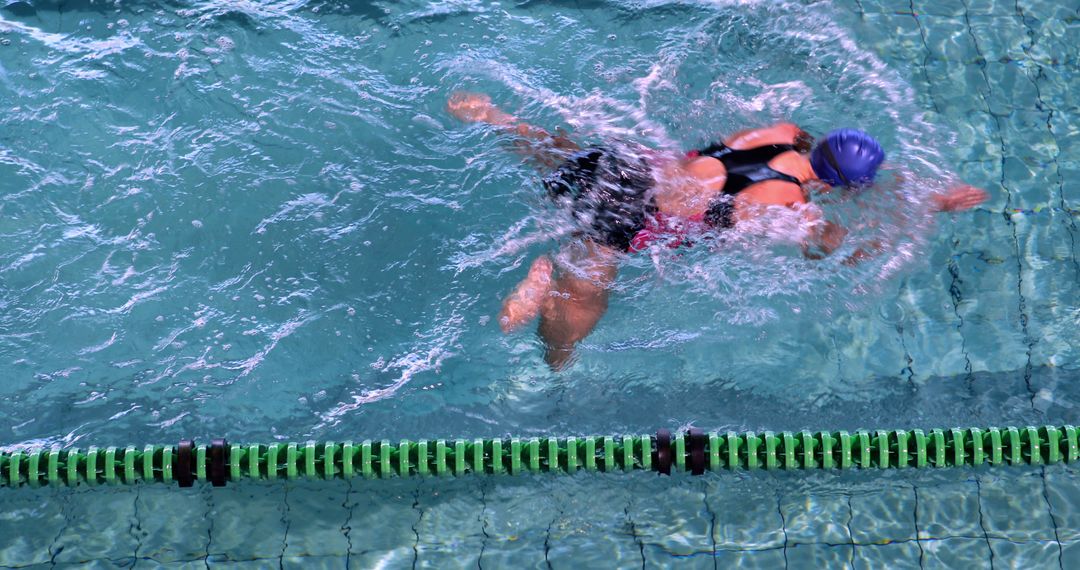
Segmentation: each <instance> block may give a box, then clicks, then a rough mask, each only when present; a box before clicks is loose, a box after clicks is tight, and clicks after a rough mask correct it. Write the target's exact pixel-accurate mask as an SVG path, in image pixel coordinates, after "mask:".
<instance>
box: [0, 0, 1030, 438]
mask: <svg viewBox="0 0 1080 570" xmlns="http://www.w3.org/2000/svg"><path fill="white" fill-rule="evenodd" d="M2 18H3V19H2V20H0V31H2V35H0V37H2V44H3V45H0V56H2V57H0V102H2V103H3V106H4V108H5V112H4V113H3V114H0V129H2V130H0V189H2V198H0V355H2V363H3V365H4V369H5V371H6V375H5V382H4V384H3V385H2V386H0V397H2V398H3V400H4V402H5V405H4V406H3V411H2V412H0V414H2V415H0V417H2V418H3V420H2V421H0V425H2V426H3V431H2V432H0V433H2V434H3V435H2V436H0V440H3V441H5V442H19V441H31V440H39V439H41V438H53V439H48V440H47V441H60V442H63V443H73V442H75V441H78V440H80V439H88V440H95V441H101V440H109V441H113V440H123V441H131V440H134V441H136V442H140V441H162V440H165V441H167V440H171V439H173V438H175V437H176V436H178V435H180V434H193V435H197V436H201V437H205V436H207V435H211V434H217V433H228V434H229V435H230V436H232V437H233V438H234V439H270V438H302V437H320V438H332V437H338V438H340V437H343V436H346V435H347V436H352V437H356V436H358V435H369V434H370V435H373V436H384V435H418V436H419V435H444V436H451V435H487V434H503V433H507V432H522V431H525V432H530V431H532V432H547V431H556V432H558V431H575V432H577V431H580V430H585V431H590V430H593V431H601V430H603V431H619V430H649V429H653V428H655V427H656V426H657V425H658V424H663V425H667V424H669V423H670V422H673V421H674V422H687V421H696V422H697V423H698V424H699V425H703V426H705V427H720V426H743V425H750V426H758V425H761V424H765V425H768V424H770V422H772V421H773V419H775V417H776V416H775V414H777V412H778V410H783V409H793V410H796V411H798V412H799V413H802V414H804V415H805V417H808V418H813V417H814V416H815V414H817V413H818V411H819V410H821V409H823V408H824V407H826V406H827V405H828V404H829V403H830V402H835V401H837V400H856V401H859V400H867V401H871V400H875V399H876V398H877V397H878V396H877V395H876V394H879V393H881V392H882V391H890V390H895V389H897V388H896V387H897V386H902V387H903V389H904V390H908V389H911V388H912V387H915V388H917V387H918V386H919V385H920V384H921V383H925V382H926V381H927V379H928V378H930V377H932V376H934V375H936V374H962V373H964V372H965V371H968V372H971V371H974V372H1000V371H1008V370H1013V369H1015V368H1016V365H1015V363H1012V362H1011V361H1010V362H996V361H994V360H993V355H992V354H991V352H990V351H988V353H987V354H984V355H983V356H982V359H981V360H980V359H976V360H975V361H974V362H971V361H970V359H969V361H968V362H967V363H966V364H965V363H964V362H962V361H959V360H958V357H957V356H956V355H955V354H952V355H951V356H949V357H948V358H945V360H944V361H943V362H942V363H940V364H937V363H935V364H934V365H933V366H931V365H930V364H929V363H928V364H927V365H926V366H925V367H923V368H921V369H919V370H918V372H917V373H916V372H913V371H912V367H911V361H912V354H915V355H916V357H917V356H918V355H919V354H926V355H929V356H935V355H941V356H942V357H943V358H944V357H945V355H944V354H943V353H941V351H937V349H936V348H933V347H920V346H906V345H905V342H904V336H903V335H904V334H905V333H904V327H905V326H906V327H908V328H907V330H908V333H907V334H909V335H910V334H911V332H910V331H911V330H912V328H914V329H916V330H921V329H920V322H930V323H933V322H934V319H935V315H938V314H939V313H940V314H945V313H949V312H950V311H952V308H951V305H949V304H948V298H949V297H948V294H947V289H948V284H947V282H944V283H943V281H942V278H941V277H940V276H938V275H937V271H938V268H940V267H941V266H942V264H941V263H939V264H938V265H936V266H935V269H934V270H933V272H934V273H933V274H931V275H929V277H927V276H926V275H927V274H928V272H930V271H931V270H930V269H928V266H927V262H926V258H928V257H930V258H941V256H942V255H944V256H948V255H949V253H948V250H947V249H946V250H944V254H942V253H941V248H940V247H939V246H940V243H942V242H943V241H944V239H943V238H942V237H940V236H938V237H934V233H933V229H932V228H931V227H929V220H928V219H927V218H926V217H925V216H923V215H921V214H919V213H918V212H917V211H914V210H911V209H909V208H905V207H904V205H905V204H910V203H915V202H918V201H919V200H920V197H921V196H923V195H925V193H926V192H927V191H929V190H932V189H934V188H935V187H937V185H938V184H940V183H942V181H943V180H945V179H947V178H948V176H949V175H948V171H949V167H950V164H949V162H950V161H953V160H955V159H954V158H953V157H952V156H953V155H951V154H950V155H948V157H943V156H942V155H941V153H940V150H939V149H942V148H947V147H948V146H949V145H955V144H957V141H956V140H955V138H951V137H950V135H949V134H948V132H947V131H945V130H941V127H940V126H935V125H934V124H932V121H928V120H925V119H924V111H923V108H922V107H921V106H920V104H919V102H918V100H917V97H916V95H915V94H914V93H913V90H912V88H911V87H910V86H909V85H908V84H907V83H906V80H905V77H906V75H905V73H903V72H902V71H903V70H901V71H898V70H896V69H892V68H890V67H889V66H888V65H886V64H885V63H884V62H883V61H882V60H881V59H879V56H878V55H876V53H875V52H874V51H873V50H869V49H867V48H865V47H863V46H861V45H860V44H859V43H858V41H857V40H856V38H855V35H854V34H853V33H852V31H851V29H850V26H851V25H852V24H851V22H850V21H851V20H852V17H851V16H850V15H844V14H838V13H834V12H833V11H832V9H831V8H830V7H828V6H825V5H821V4H814V5H810V6H805V5H802V4H797V3H784V2H714V3H707V4H705V3H692V2H685V3H659V2H647V3H618V2H616V3H587V2H582V3H575V2H557V3H541V2H537V3H525V4H524V5H522V4H515V3H509V2H506V3H502V4H498V3H494V4H487V3H459V2H442V3H428V2H411V3H404V4H398V3H375V4H371V5H368V4H366V3H362V2H356V3H354V4H340V3H321V2H271V3H262V2H250V3H249V2H200V3H167V4H155V3H152V2H136V3H127V2H124V3H111V2H110V3H89V2H67V3H64V4H62V5H59V6H58V5H53V4H42V3H35V4H34V5H33V6H31V5H30V4H26V3H15V4H13V5H11V6H9V7H8V8H6V9H5V10H4V11H3V12H2ZM456 89H469V90H479V91H484V92H488V93H491V94H492V96H493V98H494V99H495V100H496V102H498V103H500V104H502V105H504V106H505V107H507V108H508V109H510V110H512V111H514V112H515V113H518V114H519V115H520V116H522V117H524V118H527V119H529V120H530V121H532V122H535V123H537V124H541V125H545V126H552V127H553V126H564V127H570V128H572V129H573V130H574V131H575V132H576V133H577V135H578V136H579V137H580V138H581V139H582V140H585V141H599V140H604V139H607V138H610V137H613V136H619V137H623V138H633V139H635V140H639V141H642V142H645V143H646V144H648V145H650V146H653V147H655V148H660V149H666V150H671V151H677V150H679V149H687V148H692V147H695V146H700V145H702V144H705V143H707V142H709V140H710V139H712V138H713V137H715V136H717V135H719V134H721V133H730V132H732V131H734V130H737V129H741V128H745V127H747V126H757V125H764V124H767V123H768V122H769V121H773V120H779V119H789V120H793V121H795V122H797V123H799V124H800V125H802V126H804V127H805V128H807V129H808V130H810V131H811V132H814V133H817V134H821V133H823V132H825V131H827V130H830V129H831V128H834V127H837V126H842V125H857V126H860V127H862V128H865V129H867V130H869V131H871V132H873V133H875V134H876V135H878V136H879V138H880V139H881V140H882V142H883V144H884V146H885V147H886V148H887V150H888V152H889V163H890V165H891V166H892V167H893V168H894V172H895V173H898V174H901V175H902V180H903V182H895V181H894V182H891V183H888V184H886V187H887V188H888V189H889V190H890V192H888V193H883V197H882V196H879V197H877V198H874V197H867V198H865V199H864V201H865V205H866V206H868V207H869V210H870V211H871V212H872V213H871V214H869V215H868V216H869V218H870V219H878V220H879V221H881V222H882V224H883V225H884V229H867V230H860V231H862V232H863V233H862V234H860V235H864V236H866V235H870V234H873V233H874V232H878V231H890V230H891V229H893V228H892V227H891V226H890V224H892V225H895V224H897V223H899V224H902V225H905V226H906V227H908V229H910V230H912V233H914V234H915V235H917V236H926V237H925V238H919V239H915V240H910V241H907V240H905V243H904V244H903V246H902V247H900V248H898V249H897V250H896V251H895V252H893V253H891V254H890V255H887V256H884V257H883V258H881V259H878V260H875V261H874V262H871V263H868V264H865V265H864V266H862V267H859V268H856V269H850V268H845V267H843V266H841V265H840V264H839V263H837V262H836V261H835V260H827V261H824V262H816V263H815V262H807V261H804V260H802V259H801V258H800V256H799V255H798V251H797V250H795V248H791V247H787V248H785V247H783V246H762V245H753V244H742V245H740V246H739V247H736V248H733V250H731V251H725V252H724V253H722V254H719V253H716V252H711V251H709V250H708V249H707V248H697V249H696V250H691V251H682V252H678V253H677V254H676V253H671V252H659V253H658V254H657V255H655V256H652V257H650V256H648V255H642V256H637V257H635V258H634V259H632V260H630V261H629V262H628V263H627V266H626V267H625V269H624V271H623V273H622V275H621V277H620V279H619V282H618V292H617V294H616V295H614V297H613V299H612V307H611V310H610V312H609V313H608V315H607V316H606V317H605V318H604V320H603V321H602V322H601V324H600V326H599V327H598V329H597V330H596V332H595V333H594V334H593V335H592V336H591V337H590V338H589V339H588V340H587V341H586V343H585V344H584V346H583V348H582V350H581V357H580V362H579V363H578V364H577V365H576V366H575V367H574V368H573V369H571V370H570V371H568V372H565V373H563V374H553V373H551V372H549V371H548V370H547V369H546V367H545V366H544V365H543V363H542V360H541V354H540V349H539V347H538V343H537V341H536V340H535V339H534V338H533V336H532V334H530V332H526V333H522V334H516V335H512V336H502V335H501V334H500V333H499V332H498V326H497V323H496V322H495V321H494V318H493V315H494V314H495V313H496V312H497V311H498V308H499V304H500V301H501V298H502V297H503V296H504V295H505V294H506V293H507V292H508V291H509V290H510V289H511V288H512V286H513V285H514V283H516V281H517V280H518V279H519V278H521V277H522V276H523V274H524V272H525V269H526V267H527V263H528V261H529V260H530V259H531V258H532V257H534V256H535V255H537V254H539V253H542V252H546V251H549V250H550V249H552V248H553V247H555V245H556V244H557V243H558V242H559V240H560V238H561V236H564V235H565V233H566V231H567V228H566V227H565V225H563V224H560V223H558V222H553V221H551V220H552V219H556V220H557V219H558V218H557V217H555V218H553V217H552V216H553V212H552V211H551V209H550V207H549V206H547V205H546V204H545V202H544V200H543V198H542V191H541V189H540V186H539V183H538V175H537V173H535V172H534V171H532V170H530V169H529V167H528V166H526V165H524V164H521V163H520V161H519V160H517V159H516V158H514V157H513V156H512V155H511V154H509V153H508V152H507V150H506V145H505V142H506V141H505V140H502V139H501V138H500V136H498V135H497V134H495V133H493V132H491V131H490V130H487V129H485V128H482V127H476V126H464V125H461V124H459V123H457V122H455V121H454V120H453V119H452V118H450V117H449V116H448V115H447V114H446V113H445V111H444V104H445V100H446V97H447V96H448V95H449V94H450V93H451V92H452V91H454V90H456ZM960 142H961V143H962V144H963V145H970V144H972V141H971V140H962V141H960ZM971 182H974V183H976V184H984V185H988V184H991V183H992V182H993V181H992V180H991V179H989V178H983V179H974V180H971ZM834 207H835V208H836V209H835V211H837V212H838V214H837V215H839V216H841V217H844V216H849V212H846V211H844V209H843V208H842V207H839V206H834ZM886 211H899V212H908V213H903V214H902V215H901V216H900V218H901V220H900V221H899V222H897V221H895V220H892V218H890V217H889V216H887V215H885V214H884V213H883V212H886ZM911 212H914V213H911ZM972 216H974V214H972ZM957 223H958V225H959V224H963V223H965V222H964V221H963V220H961V221H959V222H957ZM857 233H858V232H857ZM935 244H938V245H935ZM935 256H936V257H935ZM920 275H922V277H919V276H920ZM911 276H915V277H911ZM909 278H911V279H912V280H914V281H916V282H917V285H916V284H912V285H911V286H910V288H908V279H909ZM1012 286H1015V285H1012ZM898 288H899V290H900V294H899V295H898V294H897V290H898ZM924 290H928V291H931V293H928V294H927V295H929V296H930V298H931V300H930V301H926V302H924V301H922V298H923V295H924V294H923V293H922V291H924ZM942 299H944V300H945V304H944V305H942ZM926 305H929V309H927V307H926ZM927 313H928V314H927ZM950 314H951V313H950ZM1012 316H1013V315H1003V316H1002V317H1001V318H1002V319H1006V318H1011V317H1012ZM1000 334H1001V335H1002V336H1005V337H1007V336H1009V335H1015V333H1014V332H1012V331H1011V330H1005V331H1003V332H1002V333H1000ZM908 342H914V339H913V338H909V339H908ZM922 343H925V344H928V345H932V344H934V341H933V339H932V338H924V339H919V341H918V344H922ZM953 348H955V347H953ZM950 350H951V349H950ZM952 352H956V351H955V350H952ZM1009 396H1010V395H1008V394H1006V395H1005V396H1003V397H1009ZM714 403H715V405H714ZM886 408H887V406H886ZM911 413H914V412H911ZM911 418H912V420H914V419H917V418H916V417H915V416H911ZM862 419H866V420H867V421H874V420H875V418H873V417H872V413H870V414H869V415H867V416H866V417H865V418H862ZM889 423H894V424H895V423H908V422H907V421H905V420H896V421H890V422H889ZM807 427H819V426H807Z"/></svg>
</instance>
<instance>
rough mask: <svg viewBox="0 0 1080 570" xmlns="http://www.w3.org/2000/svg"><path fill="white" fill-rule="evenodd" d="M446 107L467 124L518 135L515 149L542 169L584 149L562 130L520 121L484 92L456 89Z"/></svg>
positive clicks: (552, 166) (559, 162) (550, 166)
mask: <svg viewBox="0 0 1080 570" xmlns="http://www.w3.org/2000/svg"><path fill="white" fill-rule="evenodd" d="M446 109H447V110H448V111H450V114H451V115H453V116H455V117H457V118H458V119H461V120H462V121H465V122H467V123H487V124H490V125H496V126H500V127H503V128H504V129H505V130H506V131H507V132H510V133H512V134H515V135H517V137H518V140H516V141H515V142H514V150H515V151H516V152H518V153H519V154H522V155H525V156H526V157H528V158H529V159H531V160H532V161H533V162H535V163H536V165H537V166H540V167H543V168H554V167H556V166H558V165H559V164H561V163H562V162H563V161H564V160H565V159H566V157H567V156H568V155H569V154H571V153H573V152H575V151H577V150H580V148H581V147H580V146H578V145H577V143H575V142H574V141H572V140H570V138H569V137H568V136H567V134H566V133H565V132H564V131H563V130H562V129H557V130H556V132H555V134H551V133H549V132H547V131H545V130H544V129H541V128H540V127H536V126H533V125H530V124H528V123H526V122H523V121H519V120H518V119H517V117H515V116H513V115H511V114H510V113H507V112H505V111H503V110H502V109H499V108H498V107H497V106H495V104H494V103H492V102H491V97H488V96H487V95H484V94H483V93H468V92H465V91H457V92H455V93H453V94H451V95H450V99H449V100H448V101H447V102H446Z"/></svg>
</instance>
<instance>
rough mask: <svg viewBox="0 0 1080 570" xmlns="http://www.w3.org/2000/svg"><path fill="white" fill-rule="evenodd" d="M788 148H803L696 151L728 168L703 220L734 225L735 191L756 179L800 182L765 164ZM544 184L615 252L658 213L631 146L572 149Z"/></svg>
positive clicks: (645, 170)
mask: <svg viewBox="0 0 1080 570" xmlns="http://www.w3.org/2000/svg"><path fill="white" fill-rule="evenodd" d="M620 146H621V145H620ZM791 150H795V151H798V150H801V146H800V145H798V144H771V145H764V146H759V147H755V148H751V149H746V150H735V149H733V148H730V147H728V146H727V145H725V144H723V143H716V144H713V145H711V146H709V147H708V148H706V149H704V150H701V151H699V152H698V156H708V157H712V158H715V159H717V160H719V161H720V162H722V163H723V164H724V168H726V169H727V182H725V183H724V187H723V189H722V190H721V194H720V196H718V197H717V198H716V199H715V200H713V202H712V204H710V206H709V209H708V211H706V212H705V221H706V222H707V223H709V224H710V225H712V226H713V227H717V228H730V227H732V226H734V225H735V219H734V214H735V205H734V196H735V195H736V194H738V193H739V192H742V191H743V190H746V189H747V188H749V187H750V186H753V185H754V184H757V183H759V182H765V181H767V180H782V181H784V182H791V183H794V184H801V182H800V181H799V179H798V178H795V177H794V176H790V175H787V174H784V173H783V172H780V171H778V170H776V169H774V168H771V167H770V166H769V162H770V161H771V160H772V159H773V158H776V157H777V156H779V155H781V154H783V153H785V152H788V151H791ZM543 184H544V188H546V189H547V191H548V195H549V196H551V198H552V199H553V200H555V201H556V202H562V203H565V204H566V205H567V206H569V208H570V209H571V211H572V212H573V215H574V218H575V219H576V220H577V221H578V222H579V223H580V224H581V225H582V226H583V227H586V228H589V229H588V230H586V231H585V233H586V234H587V235H589V237H590V238H592V239H593V240H595V241H596V242H598V243H601V244H603V245H606V246H608V247H611V248H614V249H616V250H619V251H629V250H630V244H631V241H632V240H633V239H634V236H635V235H637V233H638V232H640V231H641V230H642V229H644V228H645V226H646V223H647V222H648V220H649V218H651V217H652V216H653V215H655V214H656V212H657V209H656V203H655V201H654V199H653V196H652V195H651V192H650V191H651V190H652V188H653V186H654V184H655V181H654V179H653V176H652V169H651V167H650V166H649V164H648V163H647V162H646V161H645V158H644V157H642V156H640V155H639V153H636V152H634V149H633V148H629V147H628V148H618V149H615V148H611V147H608V146H596V147H590V148H586V149H583V150H580V151H578V152H575V153H574V154H572V155H570V157H569V158H567V160H566V161H565V162H563V163H562V164H561V165H560V166H559V168H558V169H556V170H555V172H553V173H551V174H550V175H549V176H547V177H546V178H544V181H543Z"/></svg>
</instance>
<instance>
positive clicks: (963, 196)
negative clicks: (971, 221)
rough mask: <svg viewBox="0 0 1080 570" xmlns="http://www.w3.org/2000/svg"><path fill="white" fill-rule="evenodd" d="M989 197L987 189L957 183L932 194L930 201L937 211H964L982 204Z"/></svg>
mask: <svg viewBox="0 0 1080 570" xmlns="http://www.w3.org/2000/svg"><path fill="white" fill-rule="evenodd" d="M989 197H990V196H989V194H987V193H986V190H983V189H981V188H976V187H974V186H969V185H967V184H957V185H956V186H953V187H952V188H949V189H948V190H946V191H945V192H944V193H942V194H934V195H933V196H931V197H930V203H931V205H932V206H933V208H934V211H935V212H962V211H964V210H970V209H972V208H974V207H975V206H978V205H979V204H982V203H983V202H985V201H986V200H987V198H989Z"/></svg>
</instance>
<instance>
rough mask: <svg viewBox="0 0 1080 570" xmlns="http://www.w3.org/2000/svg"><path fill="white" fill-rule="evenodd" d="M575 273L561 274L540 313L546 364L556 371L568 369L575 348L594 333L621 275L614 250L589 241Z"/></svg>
mask: <svg viewBox="0 0 1080 570" xmlns="http://www.w3.org/2000/svg"><path fill="white" fill-rule="evenodd" d="M577 247H583V249H584V251H583V255H582V257H581V258H579V259H576V260H574V262H573V264H574V266H575V270H574V271H561V272H560V274H559V277H558V278H557V279H556V280H555V282H554V283H553V284H552V287H551V291H552V292H551V294H549V296H548V298H547V301H546V302H544V303H543V304H542V305H541V309H540V328H539V330H538V332H539V333H540V338H542V339H543V340H544V344H545V346H546V350H545V351H544V360H546V361H547V363H548V365H549V366H551V368H553V369H555V370H559V369H561V368H563V367H564V366H566V365H567V364H568V363H569V362H570V359H571V358H572V357H573V355H574V345H576V344H577V343H578V342H580V341H581V340H582V339H584V338H585V337H586V336H588V335H589V333H590V332H592V330H593V327H595V326H596V323H597V322H599V321H600V317H602V316H603V315H604V312H605V311H607V306H608V293H609V290H610V287H611V284H612V283H613V282H614V281H615V275H616V273H617V272H618V255H617V254H616V253H615V250H613V249H610V248H608V247H605V246H602V245H599V244H597V243H595V242H592V241H586V242H585V243H584V244H583V246H577Z"/></svg>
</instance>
